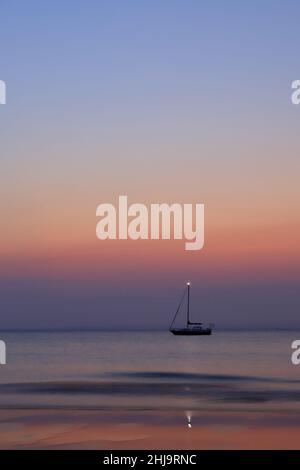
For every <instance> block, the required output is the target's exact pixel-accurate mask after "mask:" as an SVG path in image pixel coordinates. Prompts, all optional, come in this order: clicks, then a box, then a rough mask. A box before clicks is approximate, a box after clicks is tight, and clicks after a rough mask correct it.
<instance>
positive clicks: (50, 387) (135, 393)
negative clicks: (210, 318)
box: [0, 331, 300, 411]
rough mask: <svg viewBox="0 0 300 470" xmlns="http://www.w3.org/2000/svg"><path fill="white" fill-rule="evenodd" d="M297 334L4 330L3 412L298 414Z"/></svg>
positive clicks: (0, 378)
mask: <svg viewBox="0 0 300 470" xmlns="http://www.w3.org/2000/svg"><path fill="white" fill-rule="evenodd" d="M298 338H299V339H300V332H295V331H267V332H262V331H253V332H245V331H235V332H232V331H231V332H229V331H215V332H214V333H213V335H212V336H211V337H175V336H173V335H171V334H169V333H168V332H149V331H148V332H140V331H137V332H97V331H96V332H78V331H70V332H2V333H1V339H4V340H5V341H6V344H7V365H6V366H1V367H0V407H1V408H7V407H11V408H19V407H20V408H23V407H25V408H27V407H28V408H60V407H63V408H80V409H81V408H84V409H85V408H97V409H116V410H117V409H122V410H128V409H129V410H130V409H150V410H170V409H174V410H177V409H178V410H181V409H184V410H189V409H190V410H201V409H206V410H210V409H212V410H221V409H224V410H251V409H255V410H266V409H270V410H273V409H274V410H277V411H279V410H294V411H296V410H297V411H300V366H298V367H297V366H294V365H292V363H291V352H292V350H291V343H292V341H293V340H294V339H298Z"/></svg>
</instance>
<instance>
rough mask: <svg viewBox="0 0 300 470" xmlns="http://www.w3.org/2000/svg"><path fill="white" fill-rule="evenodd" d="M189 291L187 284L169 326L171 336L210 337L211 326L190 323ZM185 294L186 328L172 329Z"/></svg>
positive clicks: (189, 285) (189, 287) (189, 286)
mask: <svg viewBox="0 0 300 470" xmlns="http://www.w3.org/2000/svg"><path fill="white" fill-rule="evenodd" d="M190 289H191V283H190V282H187V284H186V288H185V289H184V293H183V296H182V298H181V301H180V303H179V306H178V308H177V311H176V313H175V316H174V318H173V321H172V323H171V325H170V329H169V331H170V332H171V333H173V335H182V336H196V335H211V332H212V326H211V325H204V324H203V323H197V322H192V321H190ZM186 294H187V311H186V326H184V327H183V328H175V327H173V325H174V323H175V319H176V317H177V314H178V312H179V310H180V307H181V305H182V302H183V300H184V298H185V296H186Z"/></svg>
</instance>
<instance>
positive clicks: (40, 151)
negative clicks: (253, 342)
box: [0, 0, 300, 329]
mask: <svg viewBox="0 0 300 470" xmlns="http://www.w3.org/2000/svg"><path fill="white" fill-rule="evenodd" d="M299 13H300V4H299V2H298V1H297V0H287V1H286V2H282V1H276V0H272V1H271V0H263V1H261V0H260V1H258V0H254V1H251V2H247V4H246V2H240V1H237V0H236V1H235V0H230V1H228V2H226V3H225V2H223V1H221V0H219V1H217V0H211V1H201V2H200V1H199V2H196V1H190V0H185V1H182V0H181V1H179V0H172V1H171V0H166V1H164V2H162V1H158V0H151V1H144V2H140V1H133V0H132V1H131V0H129V1H127V2H124V1H121V0H119V1H116V0H114V1H111V0H110V1H92V0H89V1H83V0H80V1H79V0H75V1H72V2H71V1H67V0H64V1H58V0H52V1H51V2H50V1H44V2H39V1H37V0H29V1H27V2H20V1H16V0H10V1H6V0H0V16H1V28H0V79H1V80H5V82H6V86H7V104H6V105H5V106H3V105H2V106H0V159H1V160H0V162H1V163H0V165H1V172H0V213H1V230H0V298H1V308H0V312H1V313H0V328H2V329H5V328H28V329H32V328H165V327H167V326H168V325H169V323H170V322H171V320H172V317H173V314H174V313H175V310H176V308H177V302H178V300H179V298H180V295H181V292H182V289H183V286H184V284H185V282H186V281H187V280H190V281H191V282H192V305H191V307H192V312H193V315H195V317H196V318H197V319H199V320H200V319H201V320H205V321H206V320H207V321H211V322H214V323H215V324H216V325H217V327H221V328H224V327H225V328H232V327H236V328H239V327H245V328H254V327H294V328H300V317H299V307H300V300H299V287H300V285H299V284H300V283H299V276H300V249H299V228H300V210H299V196H300V187H299V171H300V163H299V146H300V143H299V123H300V106H299V107H297V106H295V105H292V103H291V83H292V81H293V80H296V79H300V63H299V62H300V61H299V57H298V56H299V54H298V50H297V44H298V42H299ZM121 194H125V195H127V196H128V199H129V203H135V202H139V203H144V204H147V205H149V204H151V203H157V202H167V203H172V202H178V203H181V204H183V203H193V204H195V203H204V204H205V246H204V249H203V250H201V251H196V252H187V251H185V250H184V247H183V242H181V241H180V242H179V241H174V240H171V241H150V240H149V241H129V240H126V241H105V242H104V241H100V240H98V239H97V238H96V234H95V229H96V223H97V218H96V215H95V214H96V207H97V206H98V204H100V203H103V202H109V203H113V204H117V200H118V196H119V195H121Z"/></svg>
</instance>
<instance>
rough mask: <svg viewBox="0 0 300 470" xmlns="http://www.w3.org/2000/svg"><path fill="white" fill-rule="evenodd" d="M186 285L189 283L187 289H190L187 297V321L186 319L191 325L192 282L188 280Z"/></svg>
mask: <svg viewBox="0 0 300 470" xmlns="http://www.w3.org/2000/svg"><path fill="white" fill-rule="evenodd" d="M186 285H187V290H188V298H187V321H186V324H187V325H189V324H190V287H191V283H190V282H187V283H186Z"/></svg>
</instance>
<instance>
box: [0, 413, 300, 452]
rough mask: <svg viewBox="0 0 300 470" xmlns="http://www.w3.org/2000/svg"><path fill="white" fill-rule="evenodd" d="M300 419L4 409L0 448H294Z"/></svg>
mask: <svg viewBox="0 0 300 470" xmlns="http://www.w3.org/2000/svg"><path fill="white" fill-rule="evenodd" d="M299 423H300V415H295V414H294V413H287V414H285V415H282V414H281V415H280V416H279V414H276V413H268V414H266V415H265V414H262V413H255V412H254V413H251V414H243V413H233V414H230V413H227V412H225V413H224V412H222V413H219V414H217V413H215V414H211V413H209V414H206V413H200V412H197V413H195V416H192V428H188V426H187V420H186V416H185V415H184V414H183V413H178V412H174V413H172V412H160V413H155V412H153V411H143V412H142V411H141V412H135V413H132V412H124V411H122V412H117V411H115V412H110V411H87V410H82V411H79V410H76V411H74V410H70V411H65V410H63V411H62V410H45V411H41V410H26V411H25V410H23V411H21V410H5V411H3V410H2V411H1V418H0V449H108V450H109V449H119V450H122V449H171V448H172V449H295V448H297V446H298V445H299V439H300V428H299Z"/></svg>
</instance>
